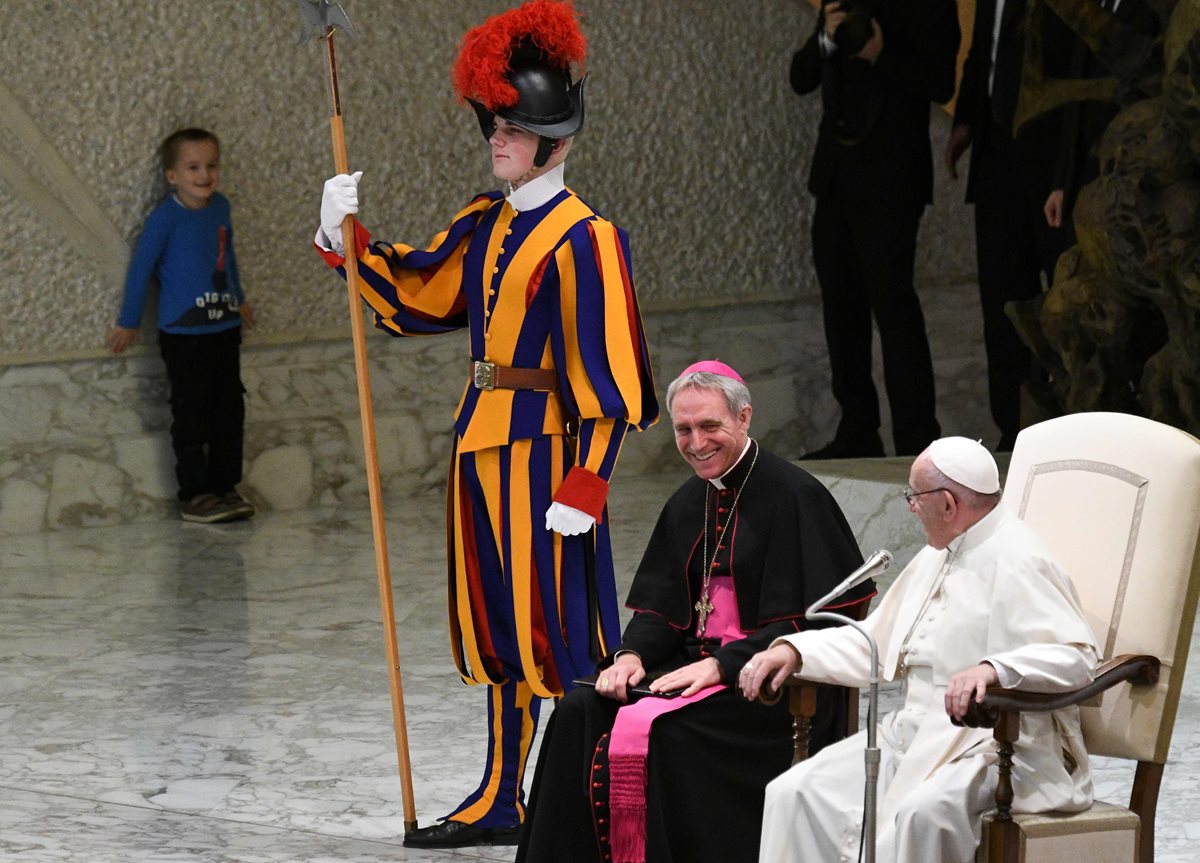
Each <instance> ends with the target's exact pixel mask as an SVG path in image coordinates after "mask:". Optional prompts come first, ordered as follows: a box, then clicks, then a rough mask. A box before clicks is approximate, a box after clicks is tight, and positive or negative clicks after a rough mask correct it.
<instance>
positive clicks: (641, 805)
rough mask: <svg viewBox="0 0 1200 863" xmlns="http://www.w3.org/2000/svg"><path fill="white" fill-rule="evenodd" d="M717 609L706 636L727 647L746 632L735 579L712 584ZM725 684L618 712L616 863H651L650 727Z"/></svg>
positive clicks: (613, 783)
mask: <svg viewBox="0 0 1200 863" xmlns="http://www.w3.org/2000/svg"><path fill="white" fill-rule="evenodd" d="M708 591H709V601H710V602H711V603H712V605H713V610H712V611H711V612H710V613H709V615H708V620H707V622H706V625H705V633H706V634H708V635H709V637H711V638H720V639H721V644H722V645H724V644H727V643H728V642H730V641H734V640H736V639H739V638H745V637H746V633H745V632H743V631H742V629H741V627H740V626H739V625H738V614H737V594H736V593H735V591H734V588H733V579H732V578H731V577H730V576H727V575H725V576H714V577H713V578H712V580H711V581H710V582H709V585H708ZM728 688H729V687H727V686H726V685H725V684H723V683H719V684H715V685H713V686H706V687H704V688H703V689H701V690H700V691H699V692H697V693H695V694H694V695H689V696H686V697H684V696H680V697H678V698H642V699H641V700H640V701H635V702H634V703H633V704H628V705H626V706H624V707H622V708H621V709H620V710H618V711H617V718H616V721H615V722H614V723H613V727H612V735H611V737H610V739H609V745H608V769H609V773H608V779H609V787H608V808H609V818H610V819H611V828H612V829H611V831H610V832H609V842H610V844H611V846H612V855H613V863H645V861H646V757H647V754H648V753H649V751H650V727H651V725H652V724H653V723H654V720H655V719H657V718H658V717H660V716H662V715H664V714H666V713H670V712H671V711H673V710H679V709H680V708H681V707H687V706H688V705H689V704H694V703H696V702H697V701H701V700H703V699H705V698H708V697H709V696H710V695H712V694H713V693H715V692H720V691H721V690H723V689H728Z"/></svg>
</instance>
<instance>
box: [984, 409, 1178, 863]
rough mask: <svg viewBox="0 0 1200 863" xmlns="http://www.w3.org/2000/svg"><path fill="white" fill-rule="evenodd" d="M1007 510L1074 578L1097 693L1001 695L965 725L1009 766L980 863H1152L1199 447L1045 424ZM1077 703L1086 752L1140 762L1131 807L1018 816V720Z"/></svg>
mask: <svg viewBox="0 0 1200 863" xmlns="http://www.w3.org/2000/svg"><path fill="white" fill-rule="evenodd" d="M1004 501H1005V504H1007V505H1008V506H1009V507H1010V508H1011V509H1012V510H1013V511H1014V512H1016V513H1017V514H1018V515H1019V516H1020V517H1021V518H1022V519H1024V520H1025V521H1026V522H1027V523H1029V524H1030V525H1031V526H1032V527H1033V528H1034V529H1035V530H1036V531H1037V533H1038V534H1039V536H1041V537H1042V539H1043V541H1045V542H1046V543H1047V544H1048V545H1049V547H1050V549H1051V551H1052V552H1053V553H1054V555H1055V557H1056V558H1057V559H1058V561H1059V562H1060V563H1061V564H1062V565H1063V567H1064V568H1065V569H1066V570H1067V572H1069V573H1070V574H1071V578H1072V581H1074V583H1075V587H1076V590H1077V591H1078V593H1079V596H1080V599H1081V601H1082V603H1083V607H1084V610H1085V612H1086V614H1087V617H1088V623H1089V624H1091V627H1092V631H1093V632H1094V633H1095V635H1096V639H1097V641H1098V643H1099V645H1100V648H1101V651H1102V656H1101V661H1102V664H1101V666H1100V667H1099V668H1098V669H1097V673H1096V679H1095V682H1094V683H1093V684H1092V685H1090V686H1088V687H1086V688H1084V689H1082V690H1080V691H1078V692H1076V693H1071V694H1068V695H1055V696H1048V695H1039V694H1033V693H1026V692H1019V691H1016V690H1003V689H999V688H995V689H991V690H989V691H988V693H987V695H986V696H985V698H984V701H983V703H982V705H979V707H980V710H978V711H976V712H975V713H973V714H972V715H969V716H968V717H967V722H968V724H972V725H975V726H976V727H980V726H984V727H990V726H993V725H994V727H995V738H996V741H997V747H998V750H999V755H1000V759H999V771H1000V782H999V788H998V790H997V793H996V811H995V813H993V814H991V815H989V816H987V823H986V824H985V828H984V832H985V835H984V841H983V843H982V844H981V846H980V850H979V854H978V856H977V858H976V859H977V860H978V861H990V863H1018V861H1021V863H1035V861H1054V863H1062V861H1067V860H1086V861H1088V863H1107V861H1130V863H1134V861H1136V863H1152V861H1153V860H1154V817H1155V810H1156V807H1157V803H1158V791H1159V785H1160V783H1161V781H1162V775H1163V767H1164V766H1165V764H1166V761H1167V751H1168V748H1169V747H1170V743H1171V733H1172V730H1173V728H1174V725H1175V713H1176V709H1177V707H1178V705H1179V697H1180V690H1181V688H1182V684H1183V674H1184V667H1185V665H1186V663H1187V655H1188V648H1189V646H1190V641H1191V635H1192V627H1193V625H1194V623H1195V618H1196V603H1197V596H1198V595H1200V554H1198V548H1200V441H1198V440H1197V439H1196V438H1194V437H1192V436H1191V435H1188V434H1186V433H1184V432H1182V431H1179V430H1178V429H1175V428H1171V427H1169V426H1165V425H1162V424H1160V423H1155V422H1152V421H1150V420H1146V419H1141V418H1139V417H1134V416H1129V415H1125V414H1111V413H1090V414H1075V415H1072V416H1067V417H1061V418H1059V419H1055V420H1050V421H1048V422H1044V423H1040V424H1038V425H1035V426H1032V427H1030V428H1028V429H1026V430H1024V431H1023V432H1022V433H1021V434H1020V436H1019V437H1018V438H1017V444H1016V448H1015V449H1014V451H1013V456H1012V462H1011V464H1010V466H1009V471H1008V476H1007V480H1006V483H1005V492H1004ZM1125 682H1127V683H1128V685H1125ZM1118 684H1121V685H1118ZM1072 704H1079V705H1081V718H1082V725H1083V734H1084V740H1085V742H1086V745H1087V749H1088V752H1089V753H1091V754H1093V755H1104V756H1111V757H1116V758H1122V759H1128V760H1130V761H1135V762H1136V763H1137V767H1136V771H1135V774H1134V782H1133V792H1132V794H1131V795H1130V800H1129V802H1128V805H1126V806H1118V805H1113V804H1111V803H1105V802H1102V801H1096V803H1095V804H1094V805H1093V806H1092V808H1091V809H1090V810H1088V811H1087V812H1082V813H1078V814H1064V813H1047V814H1041V815H1020V814H1018V815H1014V814H1012V812H1011V809H1010V807H1011V804H1012V799H1013V791H1012V783H1011V778H1010V774H1011V767H1012V744H1013V742H1014V741H1015V740H1016V738H1017V734H1018V729H1019V724H1020V714H1021V712H1027V711H1045V710H1056V709H1059V708H1062V707H1065V706H1067V705H1072Z"/></svg>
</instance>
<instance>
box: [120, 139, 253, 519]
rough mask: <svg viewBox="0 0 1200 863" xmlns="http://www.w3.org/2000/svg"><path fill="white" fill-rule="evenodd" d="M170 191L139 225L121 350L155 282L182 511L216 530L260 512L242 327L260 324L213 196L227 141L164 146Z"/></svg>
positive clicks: (226, 218) (225, 209)
mask: <svg viewBox="0 0 1200 863" xmlns="http://www.w3.org/2000/svg"><path fill="white" fill-rule="evenodd" d="M161 154H162V166H163V173H164V174H165V176H166V179H167V183H168V184H169V185H170V186H171V190H172V194H171V195H169V196H167V197H165V198H163V200H162V201H161V202H160V203H159V205H158V206H157V207H155V209H154V211H153V212H152V213H151V214H150V217H149V218H148V219H146V224H145V226H144V227H143V228H142V235H141V237H140V238H139V239H138V243H137V248H136V249H135V250H134V253H133V260H132V261H131V262H130V264H129V273H128V275H127V276H126V279H125V299H124V302H123V303H122V305H121V312H120V315H119V316H118V317H117V326H116V329H114V330H113V331H112V333H111V334H110V335H109V337H108V344H109V346H110V347H111V348H112V351H113V353H115V354H119V353H121V352H122V351H124V350H125V349H126V348H128V347H129V346H130V345H131V344H133V341H134V339H135V338H137V334H138V327H139V325H140V323H141V320H142V308H143V306H144V305H145V302H146V292H147V290H148V289H149V286H150V280H151V278H157V280H158V283H159V296H158V330H159V333H158V344H159V349H160V350H161V352H162V358H163V362H165V363H166V366H167V380H168V382H169V383H170V402H171V418H172V422H171V446H172V448H173V449H174V450H175V477H176V479H177V480H178V481H179V495H178V497H179V502H180V503H179V515H180V517H181V518H182V519H183V520H184V521H194V522H201V523H205V524H211V523H213V522H221V521H234V520H236V519H243V518H249V517H250V516H252V515H254V507H253V506H252V505H251V504H250V503H249V502H248V501H246V500H245V499H244V498H242V496H241V495H240V494H238V493H237V490H236V488H235V486H236V485H237V484H238V483H239V482H241V479H242V421H243V419H244V416H245V406H244V404H243V402H242V394H243V392H244V390H243V388H242V380H241V368H240V363H239V356H238V346H239V345H240V344H241V341H242V336H241V325H242V322H243V320H244V321H245V323H246V325H247V326H252V325H253V315H252V313H251V310H250V306H249V305H248V304H247V303H246V302H245V298H244V295H243V293H242V285H241V282H240V280H239V279H238V270H237V259H236V258H235V257H234V254H233V225H232V223H231V221H230V215H229V200H228V199H227V198H226V197H225V196H224V195H221V194H219V193H218V192H217V191H216V188H217V181H218V180H219V179H220V176H221V162H220V158H221V145H220V142H219V141H218V140H217V136H216V135H214V134H213V133H211V132H207V131H205V130H204V129H180V130H179V131H177V132H173V133H172V134H171V135H169V136H168V137H167V139H166V140H165V141H163V143H162V149H161Z"/></svg>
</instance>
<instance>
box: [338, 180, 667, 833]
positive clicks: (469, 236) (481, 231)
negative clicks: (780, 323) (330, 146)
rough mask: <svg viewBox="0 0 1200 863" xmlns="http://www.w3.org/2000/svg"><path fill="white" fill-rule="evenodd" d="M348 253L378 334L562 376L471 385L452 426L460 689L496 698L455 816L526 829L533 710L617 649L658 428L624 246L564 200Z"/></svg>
mask: <svg viewBox="0 0 1200 863" xmlns="http://www.w3.org/2000/svg"><path fill="white" fill-rule="evenodd" d="M355 244H356V247H357V249H358V253H359V254H358V260H359V268H358V269H359V275H360V277H361V279H360V285H361V287H360V290H361V292H362V295H363V298H364V299H365V300H366V301H367V303H368V304H369V305H370V306H371V308H372V309H374V311H375V313H376V325H377V326H378V327H379V328H380V329H383V330H385V331H386V332H388V333H391V334H392V335H398V336H410V335H430V334H437V333H443V332H448V331H450V330H454V329H459V328H462V327H467V328H468V329H469V333H470V343H471V359H472V360H483V361H487V362H493V363H495V364H496V365H498V366H508V367H516V368H526V369H553V370H554V371H555V373H556V376H557V380H558V392H557V394H555V393H550V392H546V391H536V390H507V389H495V390H480V389H478V388H476V387H475V386H474V385H473V384H472V382H471V381H470V380H468V382H467V385H466V388H465V389H464V391H463V395H462V399H461V400H460V402H459V405H458V410H457V412H456V415H455V432H456V435H455V447H454V458H453V464H452V468H451V474H450V481H449V488H448V493H447V508H448V514H447V515H448V517H447V529H448V533H449V536H448V542H447V550H448V556H449V606H450V607H449V617H450V637H451V647H452V650H453V654H454V658H455V662H456V664H457V666H458V670H459V673H460V674H461V675H462V677H463V679H464V680H465V681H467V682H469V683H483V684H490V685H492V686H493V687H495V688H494V689H493V691H492V693H491V697H490V699H489V719H490V725H489V728H490V740H489V754H490V757H489V764H488V767H487V769H486V770H485V775H484V780H483V782H482V783H481V785H480V788H479V790H478V791H476V792H475V794H473V795H471V796H470V797H468V799H467V800H466V801H465V802H464V804H463V806H462V807H460V808H459V809H458V810H456V812H455V813H452V817H454V819H455V820H460V821H465V822H469V823H481V824H483V825H484V826H497V827H500V826H510V825H512V824H515V823H517V822H518V821H519V820H520V818H521V817H522V815H523V806H522V803H521V798H522V792H521V774H522V772H523V770H524V765H525V759H526V756H527V755H528V752H529V746H530V744H531V743H532V740H533V734H534V731H535V730H536V724H537V713H538V707H539V705H540V700H539V699H540V698H548V697H552V696H556V695H560V694H562V692H563V691H564V690H565V689H569V688H570V686H571V681H572V680H573V679H574V678H575V677H578V676H581V675H584V674H590V673H591V672H592V671H593V670H594V668H595V664H596V662H597V661H598V660H599V659H600V658H601V657H602V656H603V655H604V654H605V653H606V652H607V649H608V646H609V645H611V644H615V643H616V640H617V637H618V635H619V620H618V616H617V604H616V588H615V583H614V578H613V565H612V554H611V549H610V545H609V533H608V522H607V519H606V517H605V514H606V506H605V499H606V495H607V490H608V480H609V478H610V476H611V474H612V471H613V468H614V466H615V464H616V460H617V455H618V453H619V452H620V448H621V444H622V441H623V440H624V437H625V433H626V431H627V430H628V429H629V427H630V426H633V427H636V428H638V429H644V428H646V427H648V426H649V425H651V424H652V423H653V422H654V421H655V420H656V419H657V417H658V404H657V402H656V400H655V396H654V382H653V378H652V376H651V372H650V358H649V355H648V354H647V351H646V343H645V335H644V333H643V330H642V323H641V315H640V312H639V310H638V305H637V298H636V296H635V294H634V290H633V283H632V280H631V275H630V269H629V244H628V238H627V237H626V235H625V233H624V232H623V231H621V230H620V229H619V228H617V227H615V226H614V225H612V224H611V223H609V222H607V221H605V220H604V219H602V218H600V217H599V216H598V215H597V214H596V213H595V212H594V211H593V210H592V209H591V208H590V207H589V206H588V205H587V204H585V203H584V202H583V201H582V200H580V198H578V197H577V196H576V195H575V194H573V193H572V192H570V191H569V190H566V189H564V190H562V191H560V192H558V193H557V194H556V195H555V196H554V197H553V198H551V199H550V200H549V201H548V202H547V203H545V204H543V205H541V206H539V207H535V208H533V209H530V210H527V211H524V212H520V213H518V212H516V211H515V210H514V209H513V207H512V206H511V205H510V204H509V203H508V202H507V201H506V200H505V199H504V198H502V197H501V196H500V195H499V194H498V193H491V194H489V195H482V196H480V197H477V198H476V199H475V200H474V201H472V202H471V204H470V205H469V206H468V207H467V208H466V209H465V210H463V211H462V212H461V213H459V214H458V215H457V216H456V217H455V218H454V220H453V222H452V223H451V225H450V228H449V229H448V230H446V231H444V232H443V233H441V234H439V235H438V236H436V237H435V238H434V240H433V242H432V244H431V245H430V246H429V248H427V249H424V250H420V249H414V248H413V247H410V246H406V245H400V244H385V243H374V244H372V243H371V242H370V237H369V235H368V234H367V232H366V231H365V230H364V229H362V228H361V226H359V225H357V224H356V226H355ZM324 255H325V257H326V259H327V260H328V261H329V263H330V264H331V265H333V266H335V267H338V268H339V269H341V268H342V265H343V260H342V258H341V257H340V256H338V255H336V254H334V253H329V252H326V253H324ZM342 272H343V273H344V270H342ZM569 422H570V423H571V424H572V426H574V427H577V433H576V434H575V435H574V436H570V435H568V423H569ZM572 431H575V428H572ZM552 501H558V502H560V503H563V504H567V505H569V506H573V507H575V508H576V509H579V510H582V511H584V512H587V513H589V514H590V515H592V516H593V517H595V518H596V521H597V523H596V527H595V529H594V530H593V531H591V532H590V533H588V534H585V535H583V536H574V537H564V536H561V535H559V534H557V533H554V532H552V531H547V530H546V529H545V527H544V514H545V512H546V509H547V508H548V507H549V506H550V504H551V502H552Z"/></svg>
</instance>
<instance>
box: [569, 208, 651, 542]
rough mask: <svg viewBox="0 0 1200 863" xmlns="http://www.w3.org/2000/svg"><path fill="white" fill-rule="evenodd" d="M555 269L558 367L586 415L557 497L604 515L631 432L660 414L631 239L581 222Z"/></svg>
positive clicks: (597, 223)
mask: <svg viewBox="0 0 1200 863" xmlns="http://www.w3.org/2000/svg"><path fill="white" fill-rule="evenodd" d="M551 268H552V269H553V271H554V272H553V273H551V272H547V277H549V278H556V279H557V281H558V297H559V309H558V321H557V322H556V323H557V326H556V327H555V330H556V332H555V333H554V334H553V336H552V349H553V351H554V354H555V365H556V366H557V368H558V369H559V370H560V382H563V383H564V385H563V392H562V396H563V404H564V407H565V409H566V411H567V413H568V415H571V414H573V415H574V416H576V417H578V418H579V421H580V428H579V436H578V440H577V451H576V464H575V467H573V468H572V470H571V471H570V473H569V474H568V476H567V479H566V481H564V483H563V485H562V486H561V487H560V489H559V492H558V493H557V494H556V495H555V500H557V501H558V502H560V503H564V504H567V505H569V506H573V507H575V508H576V509H580V510H582V511H583V512H587V513H588V514H590V515H592V516H594V517H596V518H597V519H598V518H599V517H600V515H601V513H602V512H603V507H604V499H605V498H606V497H607V490H608V480H609V478H610V477H611V476H612V471H613V468H614V467H615V466H616V461H617V456H618V455H619V453H620V450H621V445H622V443H623V441H624V439H625V434H626V433H627V432H628V430H629V428H630V427H634V428H637V429H639V430H641V429H645V428H648V427H649V426H651V425H653V424H654V423H655V422H656V421H657V419H658V401H657V399H656V398H655V395H654V376H653V374H652V372H651V370H650V357H649V353H648V352H647V349H646V336H645V332H644V328H643V326H642V319H641V311H640V310H639V308H638V304H637V296H636V294H635V293H634V289H633V278H632V273H631V270H630V266H629V240H628V237H627V236H626V235H625V233H624V231H621V230H620V229H619V228H617V227H616V226H614V225H612V224H611V223H609V222H607V221H605V220H603V219H590V220H587V221H585V222H581V223H579V224H578V225H576V226H575V227H574V228H572V230H571V231H570V233H569V234H568V237H567V241H566V242H565V243H563V244H561V245H560V246H559V248H558V249H557V250H556V252H555V254H554V256H553V258H552V262H551ZM548 269H550V268H548Z"/></svg>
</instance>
